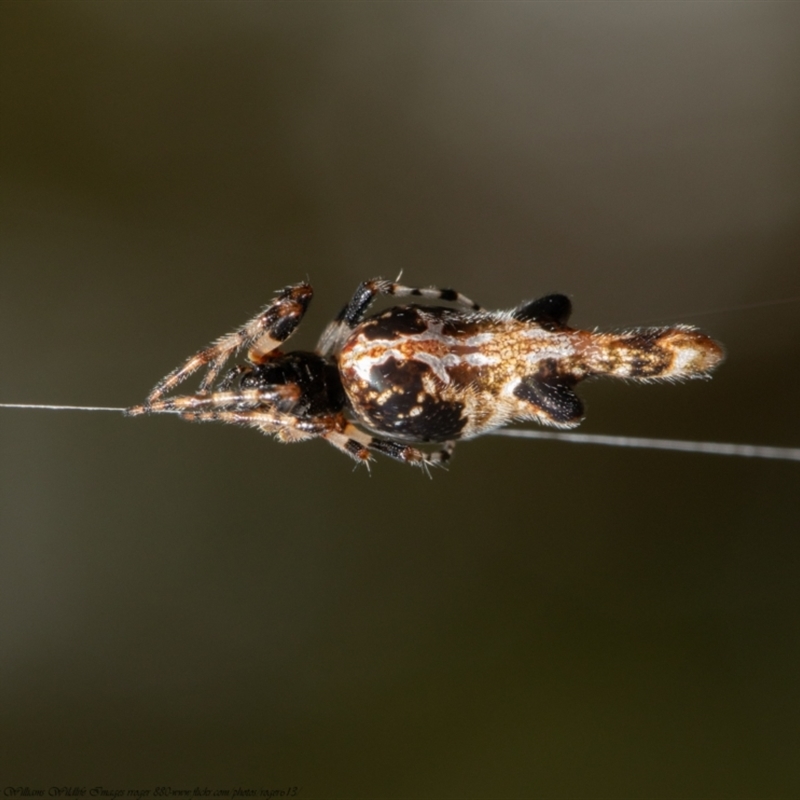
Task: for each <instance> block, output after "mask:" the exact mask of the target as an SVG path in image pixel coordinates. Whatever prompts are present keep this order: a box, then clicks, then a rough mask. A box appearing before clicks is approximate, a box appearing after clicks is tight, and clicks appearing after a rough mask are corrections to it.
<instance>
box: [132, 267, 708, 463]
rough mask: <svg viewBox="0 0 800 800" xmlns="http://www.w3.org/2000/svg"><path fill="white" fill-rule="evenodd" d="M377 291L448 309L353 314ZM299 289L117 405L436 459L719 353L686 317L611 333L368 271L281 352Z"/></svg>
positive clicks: (303, 298)
mask: <svg viewBox="0 0 800 800" xmlns="http://www.w3.org/2000/svg"><path fill="white" fill-rule="evenodd" d="M381 294H385V295H393V296H395V297H408V296H413V297H424V298H428V299H434V300H446V301H449V302H453V303H456V304H457V305H458V306H460V307H461V308H460V309H456V308H443V307H427V306H418V305H408V306H396V307H394V308H390V309H388V310H387V311H384V312H382V313H380V314H376V315H374V316H372V317H367V316H366V313H367V311H368V309H369V307H370V305H371V304H372V302H373V300H374V299H375V298H376V297H377V296H378V295H381ZM311 296H312V289H311V287H310V286H309V285H308V284H307V283H298V284H296V285H294V286H288V287H287V288H285V289H283V290H282V291H281V292H279V293H278V295H277V296H276V297H275V299H274V300H273V301H272V302H271V303H270V304H269V305H268V306H266V308H265V309H264V310H263V311H262V312H261V313H260V314H258V315H257V316H256V317H254V318H253V319H252V320H250V322H248V323H247V324H246V325H245V326H243V327H242V328H240V329H239V330H237V331H235V332H234V333H230V334H228V335H227V336H223V337H222V338H221V339H218V340H217V341H216V342H215V343H214V344H212V345H210V346H209V347H207V348H206V349H204V350H201V351H200V352H199V353H197V354H196V355H194V356H192V357H191V358H190V359H189V360H188V361H186V363H185V364H183V365H182V366H181V367H179V368H178V369H176V370H173V371H172V372H170V373H169V374H168V375H167V376H166V377H165V378H163V379H162V380H161V381H160V382H159V383H158V385H157V386H156V387H155V389H153V391H152V392H151V393H150V395H149V397H148V398H147V400H146V401H145V403H144V404H142V405H140V406H135V407H133V408H131V409H129V410H128V413H129V414H132V415H136V414H147V413H176V412H177V413H180V414H181V415H182V416H183V417H184V418H186V419H190V420H199V421H207V420H208V421H210V420H218V421H221V422H233V423H239V424H243V425H249V426H252V427H254V428H258V429H259V430H261V431H263V432H264V433H272V434H275V435H276V436H277V437H278V438H279V439H280V440H281V441H284V442H289V441H296V440H299V439H306V438H309V437H313V436H320V437H322V438H323V439H327V440H328V441H329V442H330V443H331V444H333V445H334V446H335V447H338V448H339V449H340V450H343V451H344V452H346V453H347V454H348V455H350V456H352V457H353V458H355V459H356V460H357V461H368V460H369V459H370V452H371V451H373V452H380V453H384V454H385V455H388V456H391V457H392V458H396V459H398V460H400V461H405V462H406V463H410V464H416V465H419V466H424V465H428V464H441V463H443V462H444V461H446V460H447V459H448V458H449V457H450V454H451V453H452V450H453V447H454V445H455V442H456V441H457V440H459V439H470V438H473V437H475V436H479V435H480V434H482V433H487V432H489V431H491V430H493V429H496V428H499V427H501V426H503V425H505V424H507V423H509V422H513V421H517V420H536V421H538V422H542V423H545V424H549V425H556V426H559V427H562V428H571V427H574V426H576V425H578V424H579V423H580V421H581V419H582V418H583V405H582V403H581V401H580V399H579V398H578V396H577V395H576V394H575V392H574V390H573V389H574V387H575V385H576V384H577V383H579V382H580V381H582V380H583V379H584V378H588V377H592V376H597V375H611V376H614V377H618V378H630V379H634V380H640V381H650V380H675V379H681V378H696V377H704V376H707V375H708V374H709V373H710V371H711V370H712V369H713V368H714V367H715V366H716V365H717V364H718V363H719V362H720V361H721V360H722V358H723V353H722V348H721V347H720V345H719V344H717V343H716V342H715V341H713V340H712V339H710V338H709V337H708V336H706V335H705V334H703V333H700V332H699V331H697V330H695V329H694V328H691V327H689V326H686V325H678V326H674V327H671V328H641V329H638V330H631V331H622V332H618V333H596V332H590V331H582V330H576V329H574V328H570V327H568V326H567V320H568V319H569V315H570V311H571V306H570V301H569V299H568V298H567V297H565V296H564V295H548V296H547V297H543V298H541V299H539V300H534V301H532V302H529V303H523V304H522V305H520V306H518V307H517V308H515V309H512V310H511V311H484V310H482V309H481V307H480V306H479V305H477V304H476V303H473V302H472V301H471V300H469V299H468V298H466V297H464V296H463V295H462V294H460V293H458V292H456V291H454V290H452V289H414V288H410V287H407V286H401V285H400V284H397V283H391V282H389V281H384V280H381V279H374V280H371V281H365V282H364V283H362V284H361V286H359V287H358V289H357V290H356V293H355V294H354V295H353V297H352V299H351V300H350V302H349V303H348V304H347V305H346V306H345V307H344V308H343V309H342V311H341V313H340V314H339V316H338V317H337V318H336V320H335V321H334V322H332V323H331V324H330V325H329V326H328V328H327V329H326V330H325V332H324V333H323V334H322V337H321V339H320V341H319V345H318V347H317V350H316V351H315V352H313V353H309V352H301V351H295V352H290V353H283V352H281V351H280V350H279V349H278V348H279V346H280V345H281V343H283V342H284V341H286V340H287V339H288V338H289V336H291V334H292V333H293V332H294V330H295V329H296V327H297V325H298V324H299V323H300V320H301V319H302V317H303V314H304V313H305V310H306V308H307V307H308V303H309V302H310V300H311ZM243 348H247V359H246V363H244V364H241V365H239V366H236V367H234V368H233V369H231V370H230V371H229V372H228V373H227V375H225V377H224V378H222V380H219V377H220V373H221V371H222V368H223V366H224V364H225V362H226V361H227V360H228V358H230V357H231V356H233V355H234V354H235V353H236V352H238V351H239V350H241V349H243ZM201 367H207V372H206V375H205V377H204V378H203V380H202V381H201V383H200V387H199V391H198V393H197V394H194V395H183V396H179V397H165V395H166V394H167V392H169V391H170V390H172V389H173V388H175V387H176V386H177V385H178V384H179V383H181V382H182V381H183V380H185V379H186V378H187V377H189V375H191V374H192V373H194V372H195V371H197V370H198V369H200V368H201ZM358 424H361V425H363V426H364V427H365V428H367V429H368V430H369V431H371V433H367V432H366V431H364V430H362V429H361V428H359V427H358V426H357V425H358ZM373 433H374V434H379V435H373ZM426 442H437V443H441V444H442V447H441V449H439V450H437V451H435V452H432V453H431V452H423V451H421V450H419V449H418V448H417V447H414V446H412V445H414V444H420V443H426Z"/></svg>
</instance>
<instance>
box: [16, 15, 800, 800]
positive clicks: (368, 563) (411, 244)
mask: <svg viewBox="0 0 800 800" xmlns="http://www.w3.org/2000/svg"><path fill="white" fill-rule="evenodd" d="M799 45H800V6H798V4H795V3H770V2H757V3H756V2H753V3H705V2H697V3H692V2H690V3H657V2H650V3H607V2H596V3H546V2H545V3H499V2H498V3H397V4H370V3H324V4H322V3H313V4H290V3H287V4H281V3H276V4H267V3H250V2H241V3H214V2H207V3H178V2H174V3H168V2H157V3H150V2H135V3H133V2H130V3H129V2H114V3H105V2H99V3H98V2H68V1H66V2H35V1H33V0H24V2H9V0H5V2H2V4H0V82H1V84H0V85H1V87H2V96H1V97H0V102H1V103H2V108H1V109H0V173H1V179H2V183H1V184H0V225H1V226H2V227H1V228H0V230H1V231H2V234H1V235H0V263H1V264H2V267H1V268H2V291H1V292H0V341H2V343H3V345H2V350H1V352H2V370H0V401H3V402H28V403H72V404H89V405H110V406H126V405H131V404H133V403H136V402H139V401H140V400H141V399H142V398H143V397H144V396H145V394H146V393H147V392H148V391H149V390H150V388H151V387H152V385H153V384H154V383H155V382H156V380H157V379H158V378H160V377H161V376H162V375H163V374H165V373H166V372H167V371H168V370H170V369H171V368H172V367H174V366H175V365H177V364H178V363H179V362H180V361H181V360H182V359H184V358H185V357H186V356H188V355H189V354H190V353H192V352H194V351H195V350H196V349H198V348H199V347H201V346H203V345H204V344H206V343H207V342H209V341H210V340H211V339H213V338H215V337H216V336H217V335H219V334H222V333H224V332H226V331H228V330H229V329H231V328H232V327H234V326H235V325H237V324H239V323H240V322H243V321H244V320H245V319H247V318H248V317H249V316H250V315H251V314H252V313H253V312H254V311H255V310H256V309H258V308H259V307H260V306H261V305H263V304H264V303H265V302H267V301H268V300H269V298H270V297H271V295H272V292H273V291H274V290H275V289H278V288H280V287H281V286H283V285H285V284H287V283H291V282H295V281H297V280H300V279H304V278H308V279H309V280H310V281H311V282H312V283H313V285H314V287H315V290H316V297H315V300H314V303H313V305H312V307H311V310H310V311H309V313H308V315H307V317H306V320H305V322H304V324H303V326H302V328H301V330H300V331H299V333H298V334H297V335H296V338H295V339H294V340H293V341H292V344H293V345H297V346H298V347H301V348H310V347H313V346H314V343H315V341H316V337H317V335H318V334H319V332H320V330H321V329H322V327H323V326H324V325H325V323H326V322H327V321H328V320H329V318H330V317H331V316H332V315H333V314H334V313H335V312H336V311H337V310H338V309H339V308H340V307H341V305H342V304H343V303H344V302H345V300H346V299H347V298H348V297H349V295H350V293H351V292H352V290H353V288H354V287H355V286H356V285H357V283H358V282H359V281H361V280H363V279H364V278H367V277H372V276H375V275H384V276H387V277H394V276H395V275H397V273H399V272H400V270H401V269H402V270H403V271H404V273H403V277H404V281H405V282H408V283H410V284H420V285H435V284H439V285H445V286H450V285H452V286H455V287H457V288H458V289H460V290H462V291H463V292H465V293H466V294H468V295H469V296H470V297H474V298H475V299H477V300H478V301H480V302H481V303H483V304H485V305H486V306H488V307H496V308H503V307H510V306H513V305H515V304H517V303H518V302H520V301H521V300H523V299H529V298H532V297H535V296H537V295H541V294H544V293H546V292H551V291H562V292H566V293H568V294H569V295H570V296H571V297H572V298H573V302H574V305H575V309H576V312H575V315H574V317H573V321H574V322H575V323H576V324H578V325H581V326H588V327H593V326H598V327H606V328H612V327H621V326H626V325H635V324H651V323H658V322H666V323H668V322H686V323H694V324H697V325H701V326H702V327H703V328H704V329H706V330H708V331H709V332H711V333H712V334H713V335H714V336H716V337H717V338H719V339H720V340H721V341H723V342H724V343H725V345H726V347H727V349H728V353H729V357H728V361H727V363H726V364H725V365H724V366H723V367H722V368H721V369H720V371H719V373H718V375H717V376H716V377H715V378H714V379H713V381H711V382H695V383H690V384H684V385H680V386H674V385H670V386H645V387H639V386H631V385H618V384H614V383H613V382H608V383H604V382H597V383H595V384H590V385H586V386H584V387H582V391H581V394H582V396H583V397H584V399H585V400H586V404H587V407H588V419H587V421H586V422H585V424H584V427H583V430H585V431H588V432H602V433H613V434H631V435H643V436H659V437H678V438H684V439H702V440H712V441H713V440H716V441H739V442H753V443H759V444H777V445H794V446H797V445H798V444H800V425H799V424H798V413H797V408H798V399H799V398H800V379H798V356H800V326H799V325H798V305H796V304H795V305H792V304H791V303H787V304H785V305H766V306H762V305H759V306H757V307H748V306H752V304H760V303H767V302H771V301H776V300H785V299H788V298H791V297H793V296H797V295H800V270H799V269H798V264H800V224H799V223H798V219H799V216H798V212H799V211H800V199H798V186H800V155H799V153H800V149H798V142H800V81H798V75H800V46H799ZM0 436H1V439H0V525H1V527H2V532H1V535H0V573H1V577H0V626H1V627H0V653H1V654H2V658H1V659H0V670H2V672H1V673H0V674H1V675H2V679H1V680H0V724H1V726H2V730H1V732H0V738H1V740H2V747H1V750H2V754H3V755H2V759H1V761H0V782H2V785H3V787H5V786H7V785H11V786H24V785H28V786H30V787H37V786H39V787H45V788H47V787H49V786H51V785H56V786H64V785H76V786H86V787H92V786H99V785H103V786H106V787H124V788H148V787H155V786H158V785H166V786H172V787H174V788H186V787H192V788H193V787H195V786H200V787H202V786H208V787H210V788H214V787H223V788H224V787H235V786H249V787H251V788H253V787H255V788H267V789H269V788H273V789H274V788H278V789H280V788H285V787H290V786H297V787H299V796H301V797H307V798H317V797H319V798H324V797H354V798H355V797H365V798H366V797H382V798H384V797H385V798H400V797H413V798H418V797H419V798H423V797H431V798H434V797H435V798H445V797H453V798H463V797H474V798H499V797H503V798H506V797H508V798H511V797H519V798H529V797H587V798H594V797H598V798H599V797H609V798H624V797H642V796H647V797H704V798H708V797H766V796H769V797H790V796H797V793H798V792H799V791H800V762H798V756H797V754H798V752H800V722H799V720H800V688H799V686H798V676H797V665H798V662H799V661H800V614H799V613H798V612H800V581H798V573H799V572H800V539H799V537H798V533H799V528H800V526H799V525H798V517H799V515H800V496H798V486H799V485H800V484H799V481H800V468H799V467H798V465H797V464H792V463H780V462H769V461H758V460H754V459H753V460H751V459H734V458H720V457H711V456H692V455H686V454H670V453H661V452H644V451H633V450H628V451H626V450H618V449H616V450H615V449H609V448H605V447H589V446H576V445H572V444H558V443H550V442H547V443H539V442H530V441H523V440H511V439H501V438H499V437H485V438H482V439H479V440H476V441H474V442H471V443H467V444H464V445H462V446H460V447H459V448H458V449H457V452H456V457H455V460H454V461H453V464H452V468H451V469H450V470H449V471H448V472H437V473H436V474H435V476H434V479H433V480H428V479H427V478H425V477H424V476H423V475H422V474H420V473H419V472H418V471H414V470H412V469H409V468H407V467H403V466H402V465H399V464H395V463H393V462H390V461H388V460H386V459H382V460H380V461H379V462H377V463H375V465H374V467H373V470H372V474H371V476H370V475H368V474H367V473H366V471H365V470H358V471H355V472H354V471H353V469H352V465H351V463H350V462H349V461H348V460H347V459H345V458H344V457H343V456H342V455H341V454H339V453H337V452H335V451H334V450H333V449H332V448H331V447H329V446H328V445H326V444H324V443H322V442H310V443H303V444H297V445H292V446H282V445H279V444H277V443H275V442H272V441H270V440H268V439H266V438H264V437H262V436H260V435H258V434H257V433H255V432H253V431H247V430H240V429H236V428H232V427H224V426H212V425H205V426H202V425H189V424H186V423H183V422H181V421H179V420H176V419H174V418H171V417H164V418H152V419H149V418H143V419H126V418H124V417H122V416H119V415H114V414H100V413H97V414H80V413H68V412H65V413H49V412H43V411H11V410H4V411H2V413H0Z"/></svg>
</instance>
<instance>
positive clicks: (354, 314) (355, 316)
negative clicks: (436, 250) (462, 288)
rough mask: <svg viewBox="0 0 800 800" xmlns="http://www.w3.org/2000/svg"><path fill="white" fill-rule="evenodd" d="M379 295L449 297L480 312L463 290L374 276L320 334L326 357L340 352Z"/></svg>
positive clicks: (321, 351) (427, 297)
mask: <svg viewBox="0 0 800 800" xmlns="http://www.w3.org/2000/svg"><path fill="white" fill-rule="evenodd" d="M379 295H391V296H393V297H424V298H426V299H428V300H446V301H448V302H450V303H458V304H459V305H461V306H464V307H465V308H469V309H470V310H471V311H480V310H481V306H479V305H478V304H477V303H474V302H473V301H472V300H470V299H469V298H468V297H466V296H465V295H463V294H461V292H457V291H456V290H455V289H437V288H434V287H431V288H428V289H419V288H415V287H412V286H403V285H402V284H400V283H393V282H392V281H385V280H383V278H373V279H372V280H369V281H364V282H363V283H362V284H361V285H360V286H359V287H358V289H356V291H355V294H354V295H353V296H352V297H351V298H350V302H349V303H348V304H347V305H346V306H345V307H344V308H343V309H342V310H341V311H340V312H339V315H338V316H337V317H336V319H335V320H334V321H333V322H332V323H331V324H330V325H328V327H327V328H326V329H325V330H324V331H323V333H322V336H321V337H320V340H319V344H318V345H317V352H318V353H319V354H320V355H323V356H326V355H329V354H330V353H335V352H337V351H338V350H339V349H340V348H341V346H342V345H343V344H344V341H345V340H346V339H347V337H348V336H349V335H350V331H352V330H353V328H355V327H356V326H357V325H358V324H359V323H361V322H362V320H363V319H364V317H365V316H366V314H367V311H368V310H369V307H370V306H371V305H372V303H373V302H374V301H375V298H376V297H378V296H379Z"/></svg>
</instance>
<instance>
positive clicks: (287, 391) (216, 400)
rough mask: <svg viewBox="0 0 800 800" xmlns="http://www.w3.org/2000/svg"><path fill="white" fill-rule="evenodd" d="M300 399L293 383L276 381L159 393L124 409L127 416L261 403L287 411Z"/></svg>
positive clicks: (239, 408)
mask: <svg viewBox="0 0 800 800" xmlns="http://www.w3.org/2000/svg"><path fill="white" fill-rule="evenodd" d="M298 400H300V388H299V387H298V386H295V385H293V384H277V385H274V386H268V387H261V388H259V389H237V390H231V389H227V390H223V391H216V392H206V393H205V394H188V395H180V396H179V397H163V398H159V399H158V400H153V401H152V402H149V403H146V404H143V405H139V406H133V407H132V408H129V409H128V410H127V411H126V412H125V413H126V414H127V415H128V416H129V417H138V416H139V415H140V414H181V415H185V414H187V413H194V412H197V413H200V412H213V411H247V410H251V409H252V410H256V409H262V408H264V407H265V406H268V407H270V408H275V409H277V411H278V412H280V413H289V412H291V411H292V409H293V408H294V407H295V406H296V405H297V402H298Z"/></svg>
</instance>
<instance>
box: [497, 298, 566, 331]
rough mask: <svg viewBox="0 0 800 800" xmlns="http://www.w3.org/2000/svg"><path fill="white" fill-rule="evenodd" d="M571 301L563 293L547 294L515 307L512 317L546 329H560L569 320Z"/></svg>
mask: <svg viewBox="0 0 800 800" xmlns="http://www.w3.org/2000/svg"><path fill="white" fill-rule="evenodd" d="M571 313H572V301H571V300H570V299H569V297H567V296H566V295H563V294H548V295H547V296H546V297H540V298H539V299H538V300H531V301H530V302H529V303H524V304H523V305H521V306H519V308H515V309H514V311H513V312H512V316H513V317H514V319H518V320H520V322H536V323H538V324H539V325H541V327H542V328H544V329H545V330H546V331H558V330H561V329H562V328H563V327H564V326H565V325H566V324H567V322H568V321H569V317H570V314H571Z"/></svg>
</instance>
